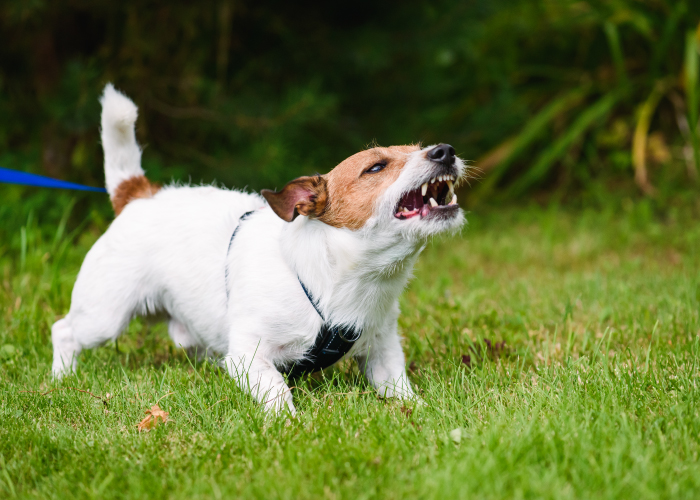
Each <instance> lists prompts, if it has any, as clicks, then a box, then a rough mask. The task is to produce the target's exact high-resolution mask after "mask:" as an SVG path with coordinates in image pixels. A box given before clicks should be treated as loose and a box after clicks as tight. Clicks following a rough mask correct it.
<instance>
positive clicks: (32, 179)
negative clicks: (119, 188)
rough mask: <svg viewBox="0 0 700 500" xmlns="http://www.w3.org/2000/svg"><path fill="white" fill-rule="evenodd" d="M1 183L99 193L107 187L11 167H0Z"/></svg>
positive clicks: (103, 191) (104, 191)
mask: <svg viewBox="0 0 700 500" xmlns="http://www.w3.org/2000/svg"><path fill="white" fill-rule="evenodd" d="M0 183H1V184H22V185H24V186H39V187H46V188H55V189H77V190H78V191H95V192H98V193H106V192H107V190H106V189H105V188H98V187H92V186H83V185H82V184H75V183H73V182H66V181H59V180H58V179H52V178H51V177H44V176H43V175H36V174H28V173H27V172H20V171H18V170H10V169H9V168H2V167H0Z"/></svg>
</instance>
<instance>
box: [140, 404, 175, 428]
mask: <svg viewBox="0 0 700 500" xmlns="http://www.w3.org/2000/svg"><path fill="white" fill-rule="evenodd" d="M159 419H160V421H161V422H163V423H165V422H167V421H168V412H167V411H163V410H161V409H160V406H158V405H153V406H152V407H151V409H150V410H146V418H144V419H143V420H141V423H140V424H139V432H141V431H150V430H151V429H153V428H154V427H155V426H156V425H158V420H159Z"/></svg>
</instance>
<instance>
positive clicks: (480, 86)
mask: <svg viewBox="0 0 700 500" xmlns="http://www.w3.org/2000/svg"><path fill="white" fill-rule="evenodd" d="M699 22H700V2H697V1H695V0H678V1H671V0H646V1H641V0H604V1H603V0H601V1H573V0H556V1H555V0H551V1H547V0H537V1H535V0H474V1H456V0H433V1H431V2H418V1H413V0H402V1H383V2H376V1H372V2H370V1H366V0H359V1H355V2H308V1H298V2H287V1H274V0H273V1H268V2H251V1H241V0H219V1H200V2H189V1H187V2H186V1H178V0H171V1H170V2H167V4H166V3H150V2H141V1H139V2H137V1H132V0H123V1H120V2H107V1H95V0H89V1H88V0H62V1H54V2H46V1H41V0H5V1H4V2H2V4H1V5H0V33H2V37H3V41H2V43H0V166H3V167H7V168H14V169H19V170H24V171H29V172H34V173H40V174H44V175H49V176H52V177H55V178H59V179H65V180H70V181H74V182H79V183H85V184H91V185H102V183H103V173H102V151H101V148H100V144H99V130H98V126H99V113H100V108H99V103H98V97H99V94H100V92H101V90H102V88H103V87H104V85H105V83H107V82H110V81H111V82H113V83H114V84H115V85H116V86H117V88H119V89H121V90H122V91H124V92H125V93H126V94H127V95H129V96H130V97H132V98H133V99H134V101H135V102H136V103H137V105H138V106H139V111H140V117H139V121H138V139H139V141H140V143H141V144H142V145H143V147H144V156H143V162H144V166H145V169H146V170H147V173H148V175H149V177H151V178H153V179H155V180H157V181H160V182H169V181H171V180H175V181H182V182H190V181H191V182H193V183H200V182H205V183H210V182H213V181H217V182H220V183H222V184H223V185H225V186H229V187H233V186H237V187H242V186H247V187H248V188H250V189H254V190H259V189H261V188H264V187H267V188H275V187H277V188H279V187H281V186H282V185H284V184H285V183H286V182H287V181H288V180H290V179H292V178H294V177H296V176H299V175H306V174H311V173H315V172H320V173H325V172H327V171H329V170H330V169H331V168H333V167H334V166H335V165H336V164H337V163H339V162H340V161H342V160H343V159H344V158H346V157H347V156H349V155H351V154H353V153H355V152H357V151H358V150H361V149H364V148H365V147H367V146H368V145H371V144H375V143H376V144H379V145H392V144H406V143H413V142H422V143H423V144H432V143H437V142H446V143H450V144H452V145H453V146H454V147H455V149H456V150H457V152H458V154H459V155H460V156H461V157H462V158H464V159H468V160H472V162H473V165H474V166H475V169H474V171H473V174H474V175H475V178H473V179H472V180H471V187H470V188H469V187H466V188H464V189H465V190H464V191H463V194H462V195H461V196H460V203H461V204H462V205H464V206H466V207H468V208H470V209H476V207H479V206H484V207H486V206H488V205H490V204H493V205H496V204H498V205H501V204H504V203H506V204H507V203H515V204H520V203H527V204H531V203H539V204H547V203H552V202H556V203H560V204H568V205H571V206H587V207H590V206H597V205H601V206H602V205H605V206H609V205H610V204H613V205H615V204H619V203H624V202H625V200H638V199H647V200H649V201H648V202H647V203H649V204H650V205H649V206H650V207H651V209H652V210H664V209H665V208H667V207H669V206H671V205H673V204H675V203H683V202H684V200H686V201H687V200H696V199H697V194H698V190H699V189H700V183H699V182H698V174H699V172H700V141H699V140H698V133H697V132H698V131H697V125H698V112H699V109H700V104H699V99H700V87H699V85H698V66H699V63H698V58H699V51H698V48H699V47H700V29H699V25H698V23H699ZM20 202H21V203H20ZM67 204H70V205H71V207H72V212H71V214H72V215H71V216H70V217H71V220H72V219H74V220H75V221H81V220H83V219H84V218H85V216H86V214H92V215H91V216H92V219H93V220H95V221H97V222H98V224H99V221H100V220H104V221H108V220H109V219H110V218H111V207H110V206H109V203H108V200H107V199H106V196H103V195H97V194H82V193H65V192H58V191H48V190H41V189H37V188H26V187H9V186H2V185H0V220H2V221H4V222H3V224H0V244H1V242H2V238H3V237H8V238H9V237H11V234H10V233H12V236H14V235H16V234H17V233H16V231H15V229H16V228H18V227H20V226H22V225H25V224H26V223H27V218H28V217H30V216H31V217H37V215H36V214H41V218H42V220H43V221H44V222H51V221H52V220H55V221H58V220H59V219H60V218H61V217H63V216H64V214H65V207H66V205H67ZM32 214H34V215H32ZM12 221H15V222H16V224H14V223H13V222H12Z"/></svg>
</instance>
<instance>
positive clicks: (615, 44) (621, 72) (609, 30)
mask: <svg viewBox="0 0 700 500" xmlns="http://www.w3.org/2000/svg"><path fill="white" fill-rule="evenodd" d="M603 29H604V30H605V36H606V37H607V39H608V45H609V46H610V52H611V55H612V59H613V64H614V65H615V73H617V82H618V84H619V85H620V86H622V87H626V86H627V82H628V79H627V71H626V70H625V58H624V56H623V55H622V44H621V43H620V33H619V32H618V30H617V26H616V25H615V24H613V23H612V22H610V21H606V22H605V24H604V25H603Z"/></svg>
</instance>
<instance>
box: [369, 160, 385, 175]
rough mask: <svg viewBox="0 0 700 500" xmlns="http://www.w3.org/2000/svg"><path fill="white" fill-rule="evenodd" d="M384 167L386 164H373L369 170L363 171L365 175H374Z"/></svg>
mask: <svg viewBox="0 0 700 500" xmlns="http://www.w3.org/2000/svg"><path fill="white" fill-rule="evenodd" d="M384 167H386V163H384V162H379V163H375V164H374V165H372V166H371V167H370V168H368V169H367V170H365V173H366V174H376V173H377V172H379V171H381V170H384Z"/></svg>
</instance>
